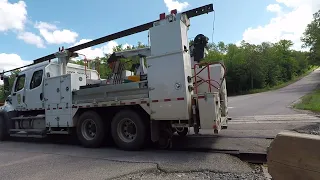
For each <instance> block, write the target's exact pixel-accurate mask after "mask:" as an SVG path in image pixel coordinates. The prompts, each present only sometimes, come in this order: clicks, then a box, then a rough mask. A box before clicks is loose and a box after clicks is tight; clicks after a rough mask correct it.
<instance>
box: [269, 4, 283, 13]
mask: <svg viewBox="0 0 320 180" xmlns="http://www.w3.org/2000/svg"><path fill="white" fill-rule="evenodd" d="M267 10H268V11H270V12H277V13H278V12H281V10H282V7H281V6H280V5H279V4H270V5H268V6H267Z"/></svg>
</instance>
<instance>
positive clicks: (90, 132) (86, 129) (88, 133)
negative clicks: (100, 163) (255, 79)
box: [81, 119, 97, 140]
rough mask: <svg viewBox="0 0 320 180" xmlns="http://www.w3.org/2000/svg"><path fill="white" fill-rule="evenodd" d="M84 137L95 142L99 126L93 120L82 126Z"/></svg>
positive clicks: (85, 122)
mask: <svg viewBox="0 0 320 180" xmlns="http://www.w3.org/2000/svg"><path fill="white" fill-rule="evenodd" d="M81 132H82V136H83V137H84V138H85V139H86V140H93V139H94V138H95V137H96V134H97V125H96V123H95V122H94V121H93V120H92V119H86V120H84V122H83V123H82V126H81Z"/></svg>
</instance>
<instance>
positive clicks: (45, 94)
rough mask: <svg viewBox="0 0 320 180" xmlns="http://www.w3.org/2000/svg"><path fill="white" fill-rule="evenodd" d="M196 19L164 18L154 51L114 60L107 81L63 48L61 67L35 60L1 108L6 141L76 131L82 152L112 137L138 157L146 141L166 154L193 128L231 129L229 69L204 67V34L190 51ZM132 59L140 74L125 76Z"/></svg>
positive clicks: (156, 27) (155, 29) (153, 34)
mask: <svg viewBox="0 0 320 180" xmlns="http://www.w3.org/2000/svg"><path fill="white" fill-rule="evenodd" d="M212 7H213V6H212V5H211V6H210V5H209V6H204V7H202V11H206V12H200V13H199V11H201V8H200V9H199V8H198V9H195V10H192V13H194V14H193V15H192V14H191V15H192V17H193V16H196V15H200V14H204V13H208V12H211V11H213V10H212V9H210V8H212ZM204 8H205V9H204ZM190 12H191V10H190V11H188V13H177V12H176V10H173V11H172V12H171V14H169V15H164V14H161V15H160V19H159V20H157V21H154V22H152V27H150V28H149V34H150V39H149V41H150V43H151V45H150V47H147V48H141V49H135V50H128V51H122V52H115V53H113V54H112V55H111V56H110V58H109V59H108V65H109V66H110V67H111V68H112V75H111V76H110V77H109V78H108V79H101V78H100V76H99V74H98V72H97V71H95V70H92V69H86V68H85V67H83V66H79V65H75V64H71V63H69V60H70V58H72V57H74V56H76V55H77V53H75V52H74V51H72V50H70V49H63V48H62V49H60V48H59V51H58V52H57V53H55V54H54V55H55V57H56V58H57V59H58V61H57V62H54V61H48V60H46V61H43V62H38V63H36V62H37V61H34V63H33V64H32V65H30V66H28V67H26V68H25V69H23V70H22V71H21V72H19V74H18V75H17V77H16V78H15V81H14V84H13V85H12V90H11V93H10V95H9V96H8V98H7V100H6V102H5V104H4V106H2V107H1V109H0V126H1V127H0V140H5V139H6V138H7V137H9V136H26V137H45V136H47V135H48V134H71V133H73V132H75V133H76V135H77V137H78V139H79V141H80V142H81V144H82V145H83V146H84V147H99V146H100V145H101V144H102V143H103V142H104V141H105V139H106V137H107V136H108V135H109V134H110V135H111V137H112V138H113V140H114V142H115V143H116V145H117V146H118V147H119V148H121V149H125V150H138V149H141V148H142V147H143V145H144V144H145V143H146V142H147V141H148V140H152V142H156V143H158V144H159V145H160V147H162V148H167V147H168V146H169V145H170V143H171V142H170V140H171V138H172V136H173V134H174V133H175V132H177V133H178V134H180V135H182V136H184V135H186V134H187V133H188V132H189V128H190V129H193V132H194V134H198V133H199V130H202V129H207V130H208V129H209V130H212V131H213V132H214V133H218V132H219V131H220V130H221V129H222V128H226V127H227V119H228V117H227V116H228V111H227V110H228V108H227V93H226V81H225V68H224V65H223V64H220V63H216V64H205V65H201V63H200V61H201V60H202V59H203V57H204V56H205V46H206V45H207V43H208V38H206V37H205V36H203V35H201V34H200V35H198V36H197V37H196V38H195V39H194V44H193V45H192V46H189V40H188V35H187V34H188V33H187V31H188V29H189V26H190V21H189V17H188V14H189V16H190V17H191V15H190ZM195 13H198V14H195ZM131 56H139V57H140V59H141V61H140V64H139V67H138V68H136V70H137V71H136V72H130V71H128V70H125V69H124V68H123V67H124V64H123V62H122V61H120V59H121V58H123V57H131ZM144 58H146V65H145V64H144ZM84 69H85V71H84ZM4 74H5V73H1V74H0V76H1V79H2V80H4V86H5V87H8V86H9V84H8V82H9V81H8V77H7V76H5V75H4ZM88 74H89V75H88Z"/></svg>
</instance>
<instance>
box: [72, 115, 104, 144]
mask: <svg viewBox="0 0 320 180" xmlns="http://www.w3.org/2000/svg"><path fill="white" fill-rule="evenodd" d="M105 131H106V128H105V125H104V123H103V121H102V119H101V117H100V116H99V114H97V113H96V112H94V111H87V112H84V113H83V114H82V115H81V116H80V118H79V121H78V124H77V136H78V139H79V141H80V143H81V144H82V145H83V146H84V147H88V148H96V147H100V146H101V145H102V143H103V140H104V138H105V135H106V132H105Z"/></svg>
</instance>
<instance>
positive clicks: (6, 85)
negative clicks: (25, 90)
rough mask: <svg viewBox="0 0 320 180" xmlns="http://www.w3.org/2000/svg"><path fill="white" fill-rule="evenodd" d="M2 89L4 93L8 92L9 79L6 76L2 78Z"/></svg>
mask: <svg viewBox="0 0 320 180" xmlns="http://www.w3.org/2000/svg"><path fill="white" fill-rule="evenodd" d="M3 87H4V89H5V90H6V91H9V87H10V83H9V77H7V76H4V77H3Z"/></svg>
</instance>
